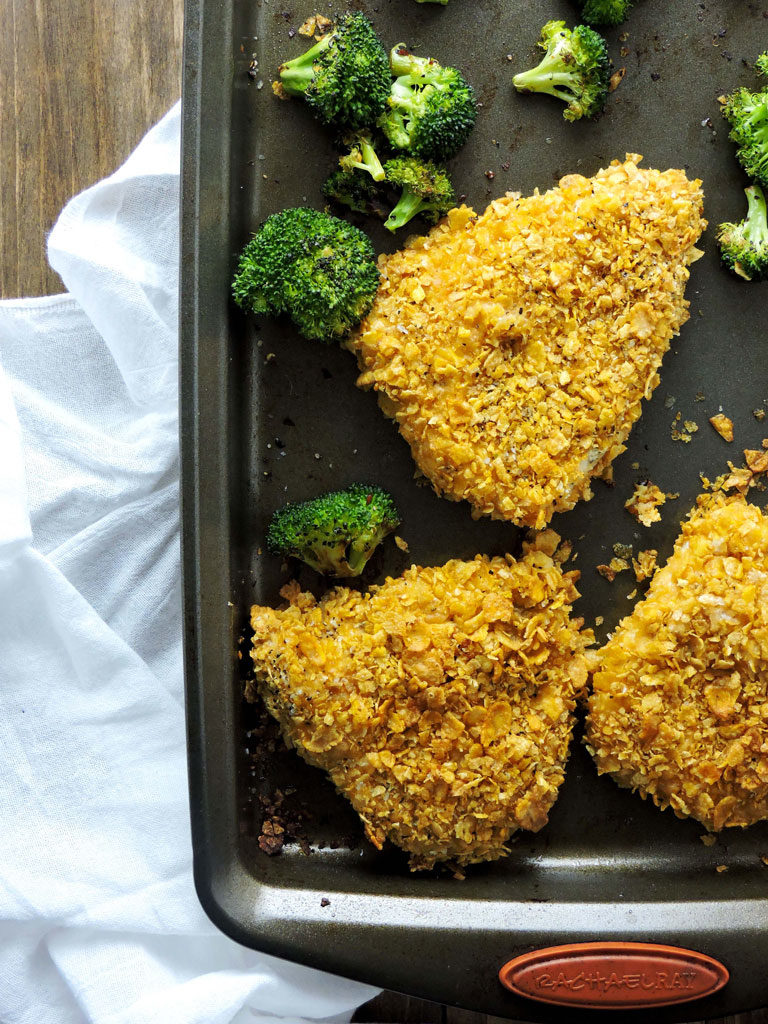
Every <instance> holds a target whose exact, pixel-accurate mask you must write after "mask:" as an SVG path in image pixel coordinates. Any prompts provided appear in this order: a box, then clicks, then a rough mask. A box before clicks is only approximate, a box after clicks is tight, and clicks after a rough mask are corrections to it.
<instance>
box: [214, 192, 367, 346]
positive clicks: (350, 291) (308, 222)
mask: <svg viewBox="0 0 768 1024" xmlns="http://www.w3.org/2000/svg"><path fill="white" fill-rule="evenodd" d="M360 177H362V175H360ZM378 285H379V271H378V268H377V266H376V253H375V252H374V249H373V245H372V244H371V241H370V239H369V238H368V236H367V235H364V234H363V232H362V231H359V230H358V229H357V228H356V227H354V226H353V225H352V224H348V223H347V221H344V220H339V218H338V217H332V216H331V215H330V214H328V213H323V212H321V211H320V210H310V209H306V208H304V207H294V208H291V209H288V210H283V211H281V212H280V213H275V214H273V215H272V216H271V217H268V218H267V219H266V221H265V222H264V223H263V224H262V226H261V228H260V229H259V230H258V231H257V232H256V235H255V236H254V238H252V239H251V241H250V242H249V243H248V245H246V247H245V249H244V250H243V252H242V254H241V256H240V261H239V263H238V268H237V274H236V276H235V279H234V282H233V285H232V290H233V294H234V298H235V301H236V302H237V304H238V305H239V306H241V307H242V308H243V309H246V310H250V311H251V312H253V313H270V314H273V315H279V314H280V313H287V314H288V316H289V317H290V318H291V319H292V320H293V322H294V323H295V324H296V326H297V328H298V329H299V333H300V334H302V335H303V336H304V337H305V338H314V339H317V340H319V341H326V342H329V341H333V340H334V339H337V338H340V337H342V336H343V335H345V334H346V333H347V332H348V331H349V330H351V328H353V327H355V326H356V325H357V324H358V323H359V322H360V320H362V318H363V317H364V316H365V314H366V313H367V312H368V310H369V309H370V308H371V305H372V304H373V299H374V296H375V295H376V290H377V288H378Z"/></svg>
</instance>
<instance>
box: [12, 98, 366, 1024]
mask: <svg viewBox="0 0 768 1024" xmlns="http://www.w3.org/2000/svg"><path fill="white" fill-rule="evenodd" d="M179 125H180V110H179V106H178V105H177V106H176V107H174V109H173V110H171V111H170V112H169V113H168V114H167V115H166V117H165V118H164V119H163V120H162V121H161V122H160V123H159V124H158V125H157V126H156V127H155V128H154V129H153V130H152V131H151V132H149V134H148V135H147V136H146V138H145V139H144V140H143V142H142V143H141V144H140V146H139V147H138V149H137V150H136V151H135V153H134V154H133V155H132V156H131V157H130V159H129V160H128V162H127V163H126V164H125V165H124V166H123V167H122V168H121V169H120V170H119V171H117V173H116V174H114V175H112V177H111V178H108V179H106V180H105V181H103V182H100V183H99V184H98V185H95V186H94V187H93V188H90V189H88V190H87V191H86V192H83V193H82V194H81V195H79V196H77V197H76V198H75V199H73V200H72V201H71V202H70V203H69V204H68V205H67V207H66V208H65V209H64V211H63V212H62V214H61V217H60V219H59V221H58V223H57V224H56V226H55V227H54V229H53V231H52V233H51V236H50V239H49V258H50V262H51V264H52V266H53V267H54V268H55V269H56V270H57V271H58V272H59V274H61V276H62V278H63V280H64V283H65V285H66V287H67V288H68V294H66V295H57V296H52V297H49V298H43V299H30V300H20V301H6V302H1V303H0V745H1V749H2V761H3V763H2V772H0V1021H2V1022H3V1024H22V1022H23V1024H82V1022H83V1021H93V1022H97V1024H155V1022H157V1024H192V1022H195V1024H225V1022H231V1021H237V1022H238V1024H242V1022H243V1021H273V1020H276V1019H280V1020H288V1021H299V1020H304V1019H319V1018H322V1019H326V1018H327V1019H333V1020H334V1021H347V1020H349V1018H350V1016H351V1013H352V1010H353V1009H354V1007H355V1006H357V1005H359V1004H360V1003H361V1002H363V1001H365V1000H366V999H369V998H371V997H372V996H373V995H374V994H375V991H376V990H374V989H372V988H369V987H367V986H364V985H358V984H356V983H354V982H351V981H345V980H343V979H340V978H336V977H332V976H330V975H326V974H322V973H320V972H317V971H312V970H309V969H307V968H303V967H298V966H296V965H292V964H288V963H286V962H283V961H280V960H277V959H275V958H273V957H269V956H265V955H262V954H259V953H254V952H252V951H251V950H248V949H245V948H244V947H241V946H239V945H237V944H236V943H234V942H232V941H230V940H229V939H227V938H226V937H225V936H223V935H222V934H221V933H219V932H218V931H217V930H216V929H215V928H214V926H213V925H212V924H211V923H210V922H209V921H208V919H207V918H206V916H205V915H204V913H203V911H202V909H201V907H200V905H199V903H198V901H197V897H196V894H195V890H194V887H193V884H192V874H191V850H190V835H189V819H188V800H187V779H186V764H185V747H184V696H183V682H182V666H181V610H180V588H179V537H178V530H179V524H178V506H177V501H178V484H179V463H178V444H177V433H176V430H177V408H176V402H177V369H178V367H177V329H176V313H177V282H178V275H177V263H178V227H177V224H178V190H179V134H180V131H179Z"/></svg>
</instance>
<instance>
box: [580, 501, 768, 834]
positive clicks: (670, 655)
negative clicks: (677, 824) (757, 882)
mask: <svg viewBox="0 0 768 1024" xmlns="http://www.w3.org/2000/svg"><path fill="white" fill-rule="evenodd" d="M766 679H768V518H766V516H764V515H763V514H762V512H761V511H760V510H759V509H758V508H757V507H756V506H754V505H751V504H748V503H747V502H746V501H745V500H744V498H743V497H742V496H741V495H739V494H735V495H732V496H726V495H725V494H723V493H722V492H716V493H714V494H711V495H705V496H702V497H700V498H699V501H698V505H697V507H696V509H695V510H694V511H693V512H692V514H691V516H690V518H689V519H688V520H687V521H686V522H685V523H683V525H682V532H681V534H680V536H679V537H678V539H677V542H676V544H675V548H674V551H673V553H672V556H671V557H670V559H669V561H668V562H667V564H666V565H665V566H664V567H663V568H661V569H659V570H658V571H657V572H656V574H655V575H654V577H653V580H652V581H651V584H650V589H649V591H648V595H647V596H646V598H645V599H644V600H642V601H640V602H639V603H638V604H636V605H635V608H634V610H633V612H632V614H631V615H629V616H627V617H626V618H625V619H623V621H622V622H621V623H620V624H619V626H618V627H617V629H616V630H615V632H614V634H613V637H612V639H611V640H610V641H609V642H608V643H607V644H606V645H605V646H604V647H603V648H602V649H601V650H600V651H599V652H598V668H597V670H596V671H595V673H594V675H593V679H592V684H593V692H592V695H591V696H590V698H589V701H588V706H589V714H588V718H587V729H586V743H587V746H588V748H589V750H590V753H591V754H592V756H593V757H594V759H595V762H596V764H597V768H598V772H599V773H601V774H603V773H609V774H611V775H612V776H613V778H614V779H615V780H616V781H617V782H618V783H619V785H621V786H627V787H629V788H631V789H633V790H636V791H637V792H639V793H640V794H641V796H643V797H648V796H649V797H650V798H651V799H652V800H653V801H654V803H656V804H657V805H658V806H659V807H661V808H666V807H671V808H672V809H673V811H674V812H675V814H677V815H678V817H685V816H688V815H690V816H691V817H694V818H696V819H697V820H698V821H700V822H702V824H704V825H705V827H706V828H707V829H709V830H710V831H714V832H716V831H719V830H720V829H722V828H725V827H734V826H745V825H749V824H751V823H752V822H754V821H758V820H760V819H762V818H765V817H767V816H768V695H767V694H766Z"/></svg>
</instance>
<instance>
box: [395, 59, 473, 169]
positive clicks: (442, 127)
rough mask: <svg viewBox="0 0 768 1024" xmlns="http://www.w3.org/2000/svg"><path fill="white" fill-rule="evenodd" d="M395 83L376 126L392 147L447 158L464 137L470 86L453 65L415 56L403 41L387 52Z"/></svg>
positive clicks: (469, 126) (470, 102)
mask: <svg viewBox="0 0 768 1024" xmlns="http://www.w3.org/2000/svg"><path fill="white" fill-rule="evenodd" d="M389 61H390V66H391V68H392V74H393V75H394V76H395V81H394V82H392V89H391V92H390V95H389V109H388V110H387V111H386V112H385V113H384V114H382V115H381V117H380V118H379V125H380V127H381V128H382V130H383V132H384V134H385V135H386V137H387V139H388V140H389V142H390V144H391V145H392V146H393V147H394V148H395V149H402V150H407V152H408V153H410V154H411V155H412V156H420V157H423V158H424V159H426V160H448V159H449V158H450V157H452V156H453V155H454V153H456V152H458V150H459V149H461V147H462V146H463V145H464V143H465V142H466V141H467V139H468V137H469V134H470V132H471V131H472V128H473V127H474V124H475V117H476V116H477V104H476V103H475V94H474V92H473V91H472V87H471V86H470V85H468V84H467V82H466V80H465V78H464V76H463V75H462V74H461V72H460V71H458V70H457V69H456V68H450V67H443V66H442V65H441V64H438V62H437V61H436V60H433V59H432V58H430V57H416V56H414V55H413V54H412V53H409V52H408V49H407V48H406V46H405V44H404V43H398V44H397V46H395V47H393V48H392V51H391V53H390V55H389Z"/></svg>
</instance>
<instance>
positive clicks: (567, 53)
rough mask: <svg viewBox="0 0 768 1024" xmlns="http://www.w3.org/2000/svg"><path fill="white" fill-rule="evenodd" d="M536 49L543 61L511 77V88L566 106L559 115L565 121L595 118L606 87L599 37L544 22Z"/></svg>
mask: <svg viewBox="0 0 768 1024" xmlns="http://www.w3.org/2000/svg"><path fill="white" fill-rule="evenodd" d="M538 45H539V46H540V47H541V49H542V50H544V51H546V52H545V54H544V59H543V60H542V62H541V63H540V64H538V65H537V66H536V67H535V68H531V69H530V71H523V72H521V73H520V74H519V75H515V77H514V78H513V80H512V81H513V84H514V86H515V88H516V89H519V90H520V91H521V92H522V91H528V92H545V93H548V94H549V95H550V96H557V98H558V99H561V100H563V102H564V103H566V104H567V106H566V108H565V110H564V111H563V117H564V118H565V119H566V121H578V120H579V118H582V117H593V116H594V115H596V114H599V113H600V111H601V110H602V109H603V107H604V106H605V101H606V98H607V96H608V87H609V85H610V71H609V68H610V62H609V59H608V48H607V46H606V43H605V40H604V39H603V37H602V36H601V35H600V34H599V33H598V32H595V30H594V29H591V28H588V27H587V26H586V25H577V26H576V27H575V28H574V29H569V28H566V24H565V22H564V21H548V22H547V24H546V25H545V26H544V28H543V29H542V30H541V39H540V40H539V43H538Z"/></svg>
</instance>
